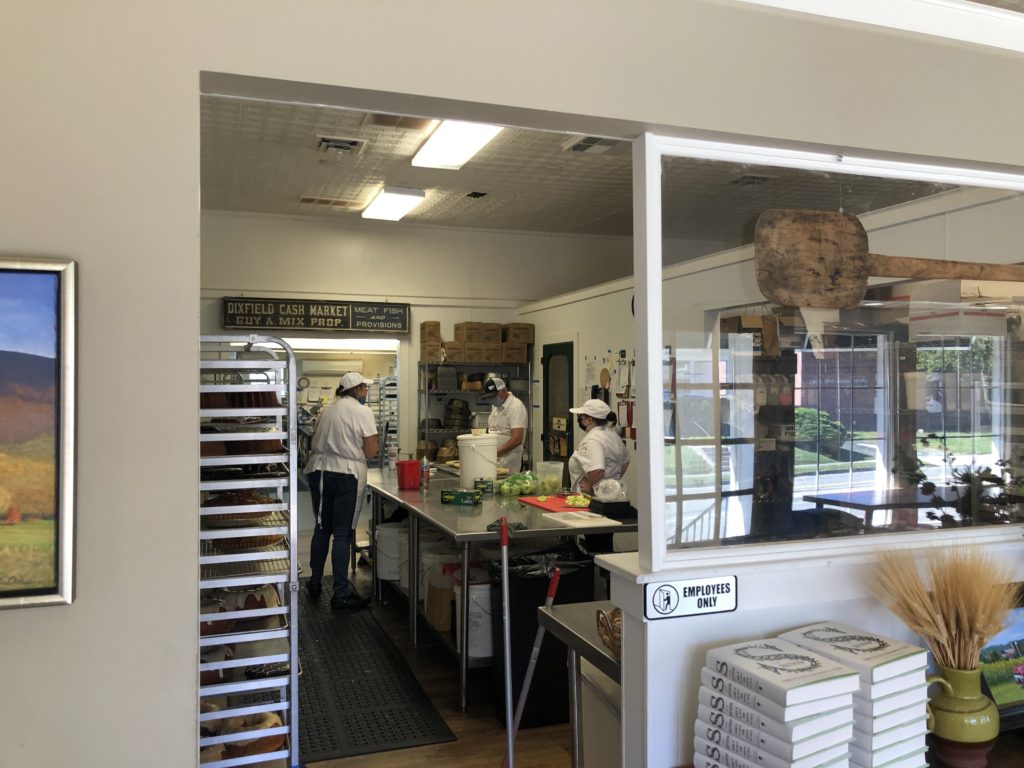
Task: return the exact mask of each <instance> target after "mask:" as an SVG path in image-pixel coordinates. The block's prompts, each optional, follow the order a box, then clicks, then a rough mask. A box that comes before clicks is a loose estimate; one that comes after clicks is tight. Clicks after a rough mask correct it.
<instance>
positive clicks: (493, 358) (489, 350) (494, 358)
mask: <svg viewBox="0 0 1024 768" xmlns="http://www.w3.org/2000/svg"><path fill="white" fill-rule="evenodd" d="M483 347H484V350H483V354H484V356H483V357H482V358H480V362H481V363H503V362H505V361H504V360H503V359H502V349H501V342H500V341H499V342H498V343H496V344H484V345H483Z"/></svg>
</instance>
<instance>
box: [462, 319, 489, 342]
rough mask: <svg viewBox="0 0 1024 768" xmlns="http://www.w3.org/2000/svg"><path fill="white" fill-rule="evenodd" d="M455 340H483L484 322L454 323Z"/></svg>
mask: <svg viewBox="0 0 1024 768" xmlns="http://www.w3.org/2000/svg"><path fill="white" fill-rule="evenodd" d="M455 340H456V341H475V342H477V343H480V342H482V341H483V340H484V323H469V322H467V323H456V324H455Z"/></svg>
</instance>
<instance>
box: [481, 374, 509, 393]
mask: <svg viewBox="0 0 1024 768" xmlns="http://www.w3.org/2000/svg"><path fill="white" fill-rule="evenodd" d="M499 389H505V381H504V379H499V378H498V377H497V376H494V377H492V378H490V379H488V380H487V382H486V383H485V384H484V392H487V393H494V392H497V391H498V390H499Z"/></svg>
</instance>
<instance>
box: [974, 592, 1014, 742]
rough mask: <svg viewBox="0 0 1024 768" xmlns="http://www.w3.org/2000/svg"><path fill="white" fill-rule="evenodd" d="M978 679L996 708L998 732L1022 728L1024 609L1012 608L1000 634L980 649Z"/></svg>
mask: <svg viewBox="0 0 1024 768" xmlns="http://www.w3.org/2000/svg"><path fill="white" fill-rule="evenodd" d="M981 676H982V679H983V680H984V681H985V688H986V692H987V693H988V695H989V696H991V697H992V701H994V702H995V703H996V706H997V707H999V724H1000V730H1008V729H1011V728H1019V727H1020V726H1021V725H1024V608H1015V609H1014V610H1013V611H1011V612H1010V617H1009V619H1008V620H1007V622H1006V626H1005V627H1004V628H1003V629H1002V631H1001V632H1000V633H999V634H997V635H996V636H995V637H993V638H992V639H991V640H989V642H988V645H986V646H985V647H984V648H982V649H981Z"/></svg>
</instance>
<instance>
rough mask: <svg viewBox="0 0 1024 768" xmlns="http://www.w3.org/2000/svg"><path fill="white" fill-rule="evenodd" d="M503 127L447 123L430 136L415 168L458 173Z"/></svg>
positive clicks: (414, 159) (414, 161) (413, 160)
mask: <svg viewBox="0 0 1024 768" xmlns="http://www.w3.org/2000/svg"><path fill="white" fill-rule="evenodd" d="M501 130H502V127H501V126H500V125H486V124H484V123H464V122H462V121H461V120H445V121H444V122H443V123H441V124H440V125H439V126H437V128H436V129H435V130H434V132H433V133H432V134H430V138H429V139H427V140H426V141H425V142H424V144H423V146H422V147H420V151H419V152H417V153H416V155H415V157H413V159H412V164H413V165H416V166H419V167H421V168H447V169H449V170H452V171H457V170H458V169H459V168H461V167H462V166H463V165H465V164H466V163H467V162H469V159H470V158H471V157H473V155H475V154H476V153H477V152H479V151H480V150H481V149H483V148H484V147H485V146H486V145H487V143H488V142H489V141H490V140H491V139H493V138H494V137H495V136H497V135H498V134H499V133H501Z"/></svg>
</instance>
